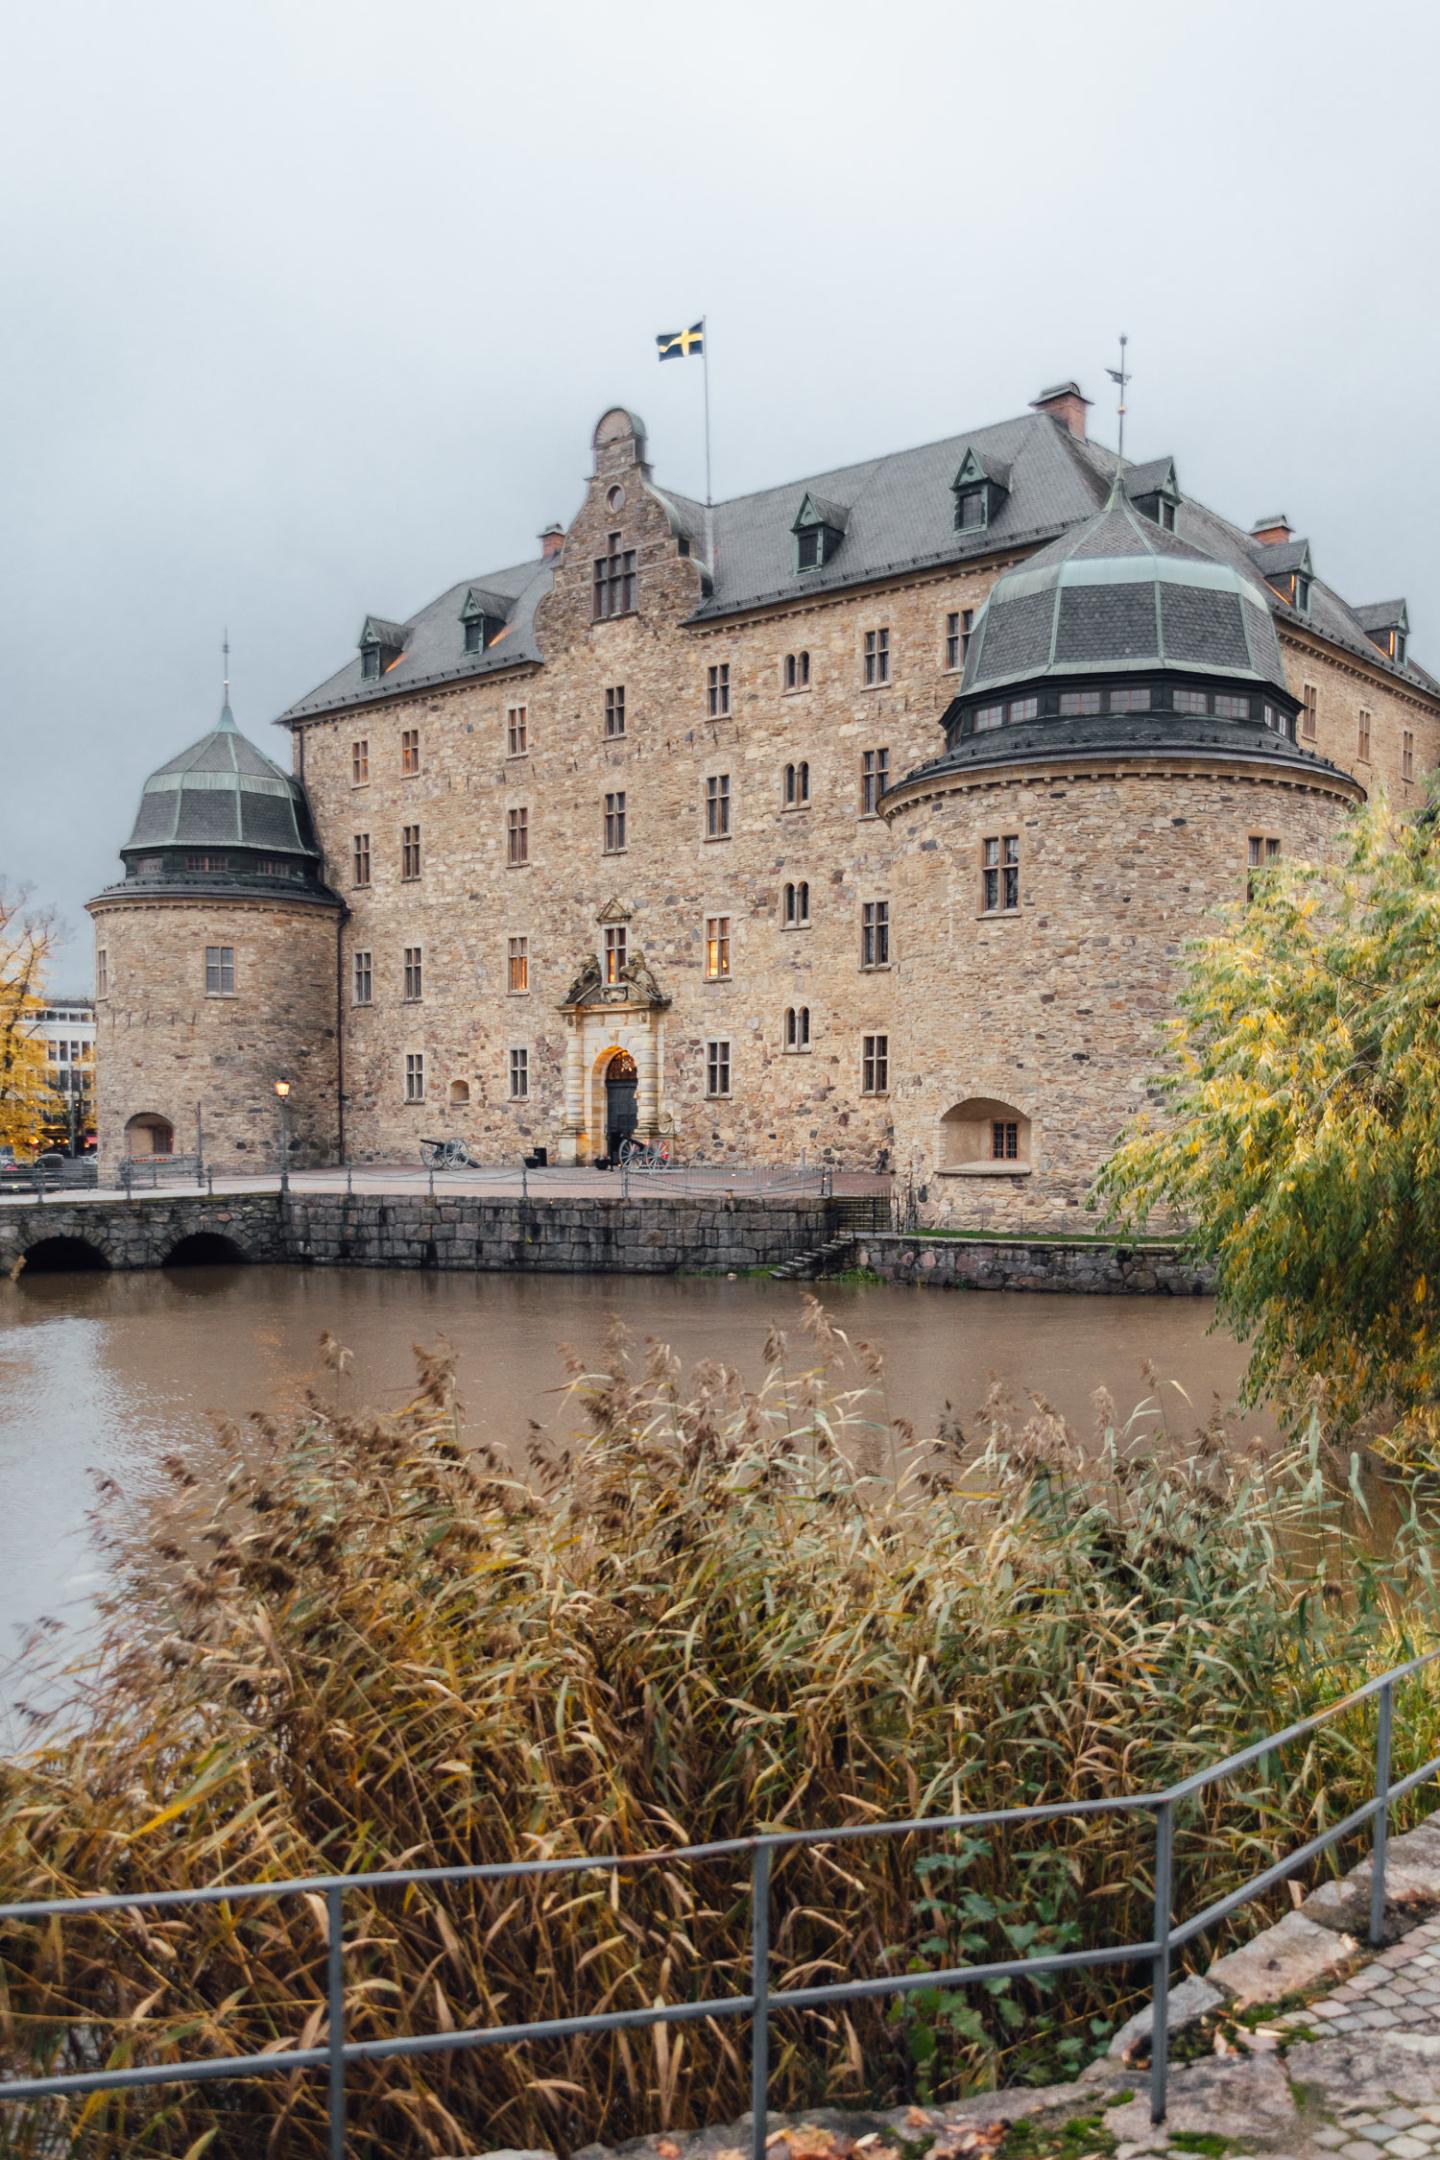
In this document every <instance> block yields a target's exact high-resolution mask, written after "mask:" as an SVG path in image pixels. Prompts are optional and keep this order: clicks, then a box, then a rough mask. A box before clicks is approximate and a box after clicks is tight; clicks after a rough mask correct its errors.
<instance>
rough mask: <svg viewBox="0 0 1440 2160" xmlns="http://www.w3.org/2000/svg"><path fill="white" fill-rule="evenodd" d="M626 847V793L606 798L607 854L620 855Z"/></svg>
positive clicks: (621, 792)
mask: <svg viewBox="0 0 1440 2160" xmlns="http://www.w3.org/2000/svg"><path fill="white" fill-rule="evenodd" d="M624 847H625V791H624V789H623V788H621V789H620V790H619V791H618V792H617V793H615V794H613V795H607V796H606V797H605V853H606V854H607V855H619V854H622V853H623V852H624Z"/></svg>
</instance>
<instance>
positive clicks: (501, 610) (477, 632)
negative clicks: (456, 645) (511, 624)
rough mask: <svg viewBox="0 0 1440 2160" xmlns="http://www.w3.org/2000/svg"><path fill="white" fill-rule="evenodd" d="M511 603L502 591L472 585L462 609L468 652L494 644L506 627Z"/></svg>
mask: <svg viewBox="0 0 1440 2160" xmlns="http://www.w3.org/2000/svg"><path fill="white" fill-rule="evenodd" d="M511 604H512V603H511V602H510V601H508V600H506V599H505V598H504V597H503V596H502V595H501V594H500V593H495V592H487V591H486V589H485V587H484V586H483V585H472V586H471V587H470V590H469V591H468V592H467V593H466V595H465V604H464V606H463V607H462V608H461V610H460V620H461V622H462V623H463V624H464V626H465V650H466V652H467V653H480V652H484V651H485V649H486V647H487V646H489V645H493V644H494V642H495V640H496V638H498V637H499V635H500V633H501V631H502V630H503V629H504V628H505V624H506V620H507V618H508V616H509V613H510V608H511Z"/></svg>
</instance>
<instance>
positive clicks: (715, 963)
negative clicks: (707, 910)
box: [705, 915, 730, 982]
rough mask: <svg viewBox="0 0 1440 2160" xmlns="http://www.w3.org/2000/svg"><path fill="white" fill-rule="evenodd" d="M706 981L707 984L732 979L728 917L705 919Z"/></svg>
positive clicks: (717, 916)
mask: <svg viewBox="0 0 1440 2160" xmlns="http://www.w3.org/2000/svg"><path fill="white" fill-rule="evenodd" d="M705 979H706V981H707V982H728V981H729V979H730V917H729V916H728V915H707V916H706V918H705Z"/></svg>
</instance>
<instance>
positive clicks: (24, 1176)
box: [0, 1155, 99, 1200]
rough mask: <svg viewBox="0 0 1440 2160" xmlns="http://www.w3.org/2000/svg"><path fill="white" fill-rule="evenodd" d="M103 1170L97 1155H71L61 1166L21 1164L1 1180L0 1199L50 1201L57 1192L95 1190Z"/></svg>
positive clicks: (58, 1163)
mask: <svg viewBox="0 0 1440 2160" xmlns="http://www.w3.org/2000/svg"><path fill="white" fill-rule="evenodd" d="M98 1183H99V1171H98V1170H97V1168H96V1164H95V1158H94V1156H93V1155H75V1156H70V1155H67V1156H65V1157H63V1158H62V1160H61V1161H59V1162H57V1163H18V1164H15V1165H14V1166H12V1167H11V1168H10V1169H7V1170H6V1172H5V1174H4V1176H3V1177H0V1199H4V1198H11V1199H20V1200H34V1199H40V1200H48V1199H50V1198H51V1197H52V1196H53V1195H54V1194H56V1193H62V1194H63V1193H69V1192H86V1191H93V1190H94V1188H95V1186H96V1185H97V1184H98Z"/></svg>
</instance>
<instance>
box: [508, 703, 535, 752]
mask: <svg viewBox="0 0 1440 2160" xmlns="http://www.w3.org/2000/svg"><path fill="white" fill-rule="evenodd" d="M529 753H530V730H529V727H528V725H527V724H526V718H525V707H524V706H523V705H512V706H511V707H510V710H509V712H507V713H506V715H505V755H506V756H507V757H528V755H529Z"/></svg>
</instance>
